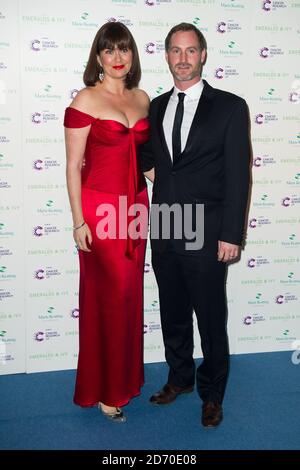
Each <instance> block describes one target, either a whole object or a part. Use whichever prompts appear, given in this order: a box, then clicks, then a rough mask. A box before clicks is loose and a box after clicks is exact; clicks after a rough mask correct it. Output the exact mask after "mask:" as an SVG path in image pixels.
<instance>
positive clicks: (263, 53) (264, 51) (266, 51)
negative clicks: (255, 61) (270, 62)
mask: <svg viewBox="0 0 300 470" xmlns="http://www.w3.org/2000/svg"><path fill="white" fill-rule="evenodd" d="M269 52H270V51H269V48H268V47H262V48H261V49H260V51H259V55H260V57H262V58H263V59H267V58H268V57H269Z"/></svg>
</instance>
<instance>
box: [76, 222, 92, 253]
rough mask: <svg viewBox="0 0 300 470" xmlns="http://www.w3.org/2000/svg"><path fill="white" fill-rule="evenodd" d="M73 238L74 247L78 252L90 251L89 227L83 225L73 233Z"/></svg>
mask: <svg viewBox="0 0 300 470" xmlns="http://www.w3.org/2000/svg"><path fill="white" fill-rule="evenodd" d="M73 237H74V240H75V243H76V246H77V248H78V249H79V250H82V251H92V250H90V248H89V246H91V244H92V241H93V239H92V234H91V231H90V228H89V226H88V225H87V223H85V224H84V225H83V226H82V227H80V228H78V229H77V230H74V231H73Z"/></svg>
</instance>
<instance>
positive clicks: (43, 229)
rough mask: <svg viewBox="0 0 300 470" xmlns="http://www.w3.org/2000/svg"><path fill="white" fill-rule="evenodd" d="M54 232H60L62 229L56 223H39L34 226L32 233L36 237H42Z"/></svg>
mask: <svg viewBox="0 0 300 470" xmlns="http://www.w3.org/2000/svg"><path fill="white" fill-rule="evenodd" d="M53 233H60V229H59V228H58V227H57V226H56V225H51V224H45V225H37V226H36V227H33V229H32V234H33V236H34V237H36V238H40V237H43V236H49V235H52V234H53Z"/></svg>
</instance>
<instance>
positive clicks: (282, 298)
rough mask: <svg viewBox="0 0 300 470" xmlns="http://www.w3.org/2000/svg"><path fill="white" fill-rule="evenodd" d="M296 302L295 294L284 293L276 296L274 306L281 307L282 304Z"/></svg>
mask: <svg viewBox="0 0 300 470" xmlns="http://www.w3.org/2000/svg"><path fill="white" fill-rule="evenodd" d="M297 300H298V297H297V296H296V295H295V294H291V292H286V293H285V294H279V295H276V297H275V304H276V305H283V304H288V303H290V302H295V301H297Z"/></svg>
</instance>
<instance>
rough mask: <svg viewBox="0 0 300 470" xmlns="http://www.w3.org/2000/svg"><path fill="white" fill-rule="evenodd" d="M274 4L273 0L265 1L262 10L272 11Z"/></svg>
mask: <svg viewBox="0 0 300 470" xmlns="http://www.w3.org/2000/svg"><path fill="white" fill-rule="evenodd" d="M271 6H272V2H271V0H264V1H263V4H262V9H263V10H264V11H271Z"/></svg>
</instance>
